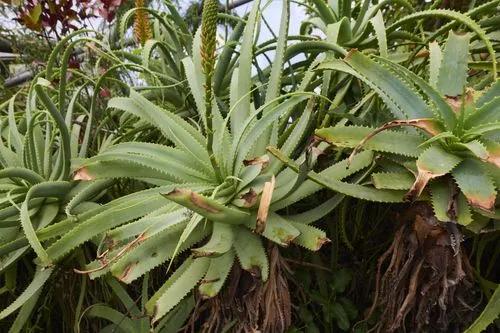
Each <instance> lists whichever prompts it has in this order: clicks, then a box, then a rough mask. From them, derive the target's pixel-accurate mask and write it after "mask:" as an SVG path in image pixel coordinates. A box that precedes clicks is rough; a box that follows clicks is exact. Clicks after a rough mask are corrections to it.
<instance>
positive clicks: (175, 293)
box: [146, 257, 210, 322]
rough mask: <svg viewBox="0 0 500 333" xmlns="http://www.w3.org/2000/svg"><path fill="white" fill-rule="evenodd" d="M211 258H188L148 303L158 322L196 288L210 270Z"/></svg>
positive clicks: (154, 318) (148, 308)
mask: <svg viewBox="0 0 500 333" xmlns="http://www.w3.org/2000/svg"><path fill="white" fill-rule="evenodd" d="M209 264H210V259H208V258H203V257H202V258H197V259H188V260H185V261H184V263H183V264H182V265H181V266H180V267H179V268H178V269H177V270H176V271H175V272H174V273H173V274H172V275H171V276H170V278H169V279H168V280H167V282H165V284H163V286H162V287H161V288H160V289H159V290H158V291H157V292H156V293H155V294H154V295H153V296H152V297H151V299H150V300H149V301H148V302H147V303H146V310H147V312H148V314H150V315H151V316H152V317H153V318H152V321H153V322H156V321H158V320H159V319H160V318H161V317H163V316H164V315H165V314H167V313H168V312H169V311H170V310H172V309H173V308H174V307H175V306H176V305H177V304H178V303H179V302H180V301H181V300H182V299H183V298H184V297H186V296H187V294H188V293H189V292H190V291H191V290H193V289H194V288H195V286H196V285H197V284H198V282H200V280H201V279H202V278H203V276H204V275H205V273H206V272H207V270H208V267H209Z"/></svg>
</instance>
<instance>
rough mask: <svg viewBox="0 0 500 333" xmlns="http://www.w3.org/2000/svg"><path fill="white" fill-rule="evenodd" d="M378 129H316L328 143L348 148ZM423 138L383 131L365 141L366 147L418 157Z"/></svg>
mask: <svg viewBox="0 0 500 333" xmlns="http://www.w3.org/2000/svg"><path fill="white" fill-rule="evenodd" d="M375 130H376V129H375V128H370V127H362V126H342V127H329V128H321V129H318V130H316V133H315V134H316V136H317V137H319V138H320V139H323V140H325V141H327V142H328V143H330V144H332V145H335V146H340V147H347V148H355V147H356V146H358V144H359V143H360V142H361V141H362V140H363V139H364V138H365V137H367V136H368V135H370V134H371V133H373V132H374V131H375ZM422 143H423V140H422V138H421V137H420V136H419V135H416V134H410V133H405V132H395V131H390V130H387V131H383V132H380V133H378V134H377V135H376V136H374V137H373V138H371V139H370V140H368V141H366V143H364V145H363V147H364V148H365V149H369V150H374V151H380V152H385V153H394V154H399V155H404V156H409V157H417V156H418V155H419V153H420V152H421V151H422V149H421V148H420V147H419V146H420V145H421V144H422Z"/></svg>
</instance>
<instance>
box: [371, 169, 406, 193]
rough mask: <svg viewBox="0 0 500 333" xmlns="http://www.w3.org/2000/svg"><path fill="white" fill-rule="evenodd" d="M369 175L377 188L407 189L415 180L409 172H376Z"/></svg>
mask: <svg viewBox="0 0 500 333" xmlns="http://www.w3.org/2000/svg"><path fill="white" fill-rule="evenodd" d="M371 176H372V181H373V186H375V188H378V189H390V190H408V189H410V188H411V186H412V185H413V182H414V181H415V177H414V176H413V175H412V174H411V173H409V172H406V173H402V172H377V173H373V174H372V175H371Z"/></svg>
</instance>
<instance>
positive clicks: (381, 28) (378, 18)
mask: <svg viewBox="0 0 500 333" xmlns="http://www.w3.org/2000/svg"><path fill="white" fill-rule="evenodd" d="M370 22H371V24H372V25H373V29H374V30H375V35H376V36H377V40H378V49H379V54H380V56H381V57H384V58H387V56H388V53H387V36H386V34H385V24H384V17H383V15H382V12H381V11H378V12H377V14H375V16H374V17H373V18H372V19H371V20H370Z"/></svg>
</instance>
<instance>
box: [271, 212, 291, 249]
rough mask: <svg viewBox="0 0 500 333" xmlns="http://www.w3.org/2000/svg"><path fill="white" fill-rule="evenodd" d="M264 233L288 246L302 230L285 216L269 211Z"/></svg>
mask: <svg viewBox="0 0 500 333" xmlns="http://www.w3.org/2000/svg"><path fill="white" fill-rule="evenodd" d="M262 235H263V236H264V237H266V238H267V239H269V240H271V241H273V242H274V243H276V244H279V245H281V246H288V245H289V244H290V243H291V242H292V241H293V240H294V239H295V238H297V237H298V236H299V235H300V232H299V230H297V228H295V227H294V226H293V225H292V224H291V223H290V222H288V221H287V220H286V219H285V218H283V217H281V216H280V215H278V214H276V213H273V212H269V215H268V217H267V220H266V225H265V229H264V231H263V232H262Z"/></svg>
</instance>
